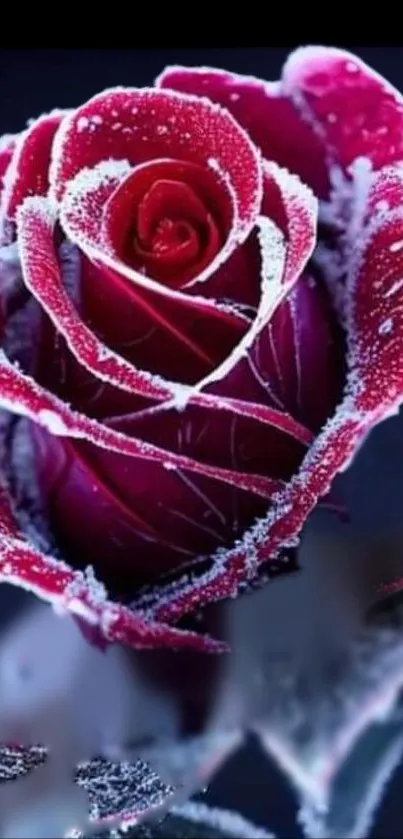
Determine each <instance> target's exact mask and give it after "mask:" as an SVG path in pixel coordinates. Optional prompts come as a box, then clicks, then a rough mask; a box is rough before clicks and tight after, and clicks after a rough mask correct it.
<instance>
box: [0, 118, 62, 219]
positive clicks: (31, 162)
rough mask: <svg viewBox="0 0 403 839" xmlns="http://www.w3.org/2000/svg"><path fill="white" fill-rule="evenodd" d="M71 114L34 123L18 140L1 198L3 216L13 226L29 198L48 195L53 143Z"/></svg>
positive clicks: (42, 119) (1, 213) (1, 214)
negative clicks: (22, 205)
mask: <svg viewBox="0 0 403 839" xmlns="http://www.w3.org/2000/svg"><path fill="white" fill-rule="evenodd" d="M69 113H70V111H52V113H50V114H45V115H44V116H41V117H39V119H36V120H34V121H33V122H32V124H31V125H30V126H29V128H27V130H26V131H23V132H22V133H21V134H20V135H19V136H18V138H17V140H16V142H15V145H14V148H13V154H12V158H11V161H10V166H9V168H8V171H7V173H6V178H5V184H4V190H3V193H2V196H1V205H0V216H1V217H2V219H3V220H5V221H7V222H10V221H13V220H14V218H15V214H16V211H17V208H18V207H19V206H20V205H21V204H22V202H23V201H24V198H26V197H27V195H45V194H46V192H47V191H48V187H49V166H50V159H51V154H52V146H53V140H54V137H55V134H56V131H57V129H58V128H59V126H60V124H61V123H62V121H63V119H64V117H65V116H66V115H67V114H69Z"/></svg>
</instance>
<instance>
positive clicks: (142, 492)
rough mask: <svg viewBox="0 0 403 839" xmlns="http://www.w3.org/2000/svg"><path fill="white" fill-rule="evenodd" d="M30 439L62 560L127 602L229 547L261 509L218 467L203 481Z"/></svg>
mask: <svg viewBox="0 0 403 839" xmlns="http://www.w3.org/2000/svg"><path fill="white" fill-rule="evenodd" d="M170 419H172V418H170V417H169V416H168V420H167V422H169V421H170ZM170 425H172V423H170ZM183 427H184V426H182V424H181V429H180V430H181V433H183ZM199 430H200V429H199ZM202 430H203V429H202ZM194 431H195V432H196V429H194ZM147 434H149V431H148V429H147ZM166 436H168V435H166ZM33 437H34V441H35V445H36V462H37V467H38V471H39V475H40V485H41V488H42V494H43V498H44V501H45V505H46V509H47V511H48V516H49V521H50V525H51V528H52V533H53V534H54V536H55V538H56V539H57V542H58V545H59V547H60V549H61V551H62V553H64V555H65V556H66V557H69V558H70V557H71V558H72V560H73V561H74V562H75V563H76V564H78V565H79V566H80V565H81V562H82V561H83V560H80V558H81V557H82V558H84V557H85V563H91V564H93V565H94V566H95V567H96V568H97V572H98V573H99V574H100V575H101V579H102V580H104V581H105V582H106V584H107V586H108V588H110V589H111V591H113V593H114V594H115V595H118V596H119V598H121V597H123V598H124V599H126V601H127V599H130V598H131V597H132V596H133V594H134V592H135V591H136V588H137V587H138V586H139V584H142V585H143V584H145V583H149V582H150V581H151V580H155V579H157V577H158V575H160V574H161V573H163V572H167V571H172V570H173V569H174V568H177V567H178V566H183V565H184V564H186V563H189V562H190V561H193V560H194V559H195V558H197V557H199V556H203V555H204V554H209V553H210V552H211V551H214V550H215V549H216V547H217V546H220V545H221V546H226V545H228V544H231V543H232V542H233V540H234V539H235V538H236V537H237V536H239V535H241V534H242V532H243V529H244V528H243V527H242V525H243V524H244V523H245V521H246V522H247V523H248V524H249V523H250V522H252V521H253V520H254V518H255V517H256V516H257V515H261V514H262V513H263V512H264V510H265V509H266V507H267V500H266V501H264V500H263V499H262V498H259V497H257V498H256V496H254V494H253V492H246V491H245V490H244V491H243V492H242V491H240V490H239V489H238V488H237V489H235V488H233V487H231V486H227V485H225V484H224V483H222V482H221V481H220V480H219V478H218V477H217V478H216V477H214V476H215V475H216V474H219V473H220V471H221V468H220V467H217V469H216V470H215V469H214V468H212V469H211V468H210V470H206V471H209V472H210V477H204V476H203V475H201V474H197V475H192V474H191V473H190V472H188V471H183V470H181V469H171V468H169V464H168V468H167V467H164V465H163V464H162V463H157V462H154V463H150V462H147V461H145V460H144V459H143V458H128V457H127V456H122V455H119V454H118V453H116V452H113V451H111V452H108V451H106V450H103V449H101V448H99V447H95V446H88V445H84V444H83V443H80V444H78V443H77V442H74V444H73V443H71V442H70V441H69V442H67V441H61V440H58V439H57V438H56V437H53V436H51V435H49V434H48V433H46V432H45V431H43V429H40V428H34V429H33ZM162 442H164V438H163V440H162ZM248 442H249V443H250V440H249V441H248ZM190 450H191V449H190ZM245 454H246V451H245ZM294 456H295V451H294ZM252 465H253V464H252ZM249 477H250V478H251V481H250V482H251V484H252V485H253V483H254V479H253V476H249V475H248V474H245V475H244V481H243V484H244V486H245V488H246V487H247V485H248V478H249ZM261 483H262V485H263V483H264V485H265V490H266V492H267V494H269V493H271V492H273V491H274V490H276V489H277V488H278V484H277V483H276V482H275V481H273V480H269V479H263V478H262V479H261Z"/></svg>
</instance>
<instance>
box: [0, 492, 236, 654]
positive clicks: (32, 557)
mask: <svg viewBox="0 0 403 839" xmlns="http://www.w3.org/2000/svg"><path fill="white" fill-rule="evenodd" d="M0 580H2V581H3V582H7V583H14V584H15V585H18V586H21V587H22V588H26V589H27V590H28V591H32V592H33V593H34V594H36V595H37V596H38V597H41V598H42V599H44V600H48V601H49V602H51V603H53V604H56V605H57V606H58V607H59V608H60V609H62V610H65V611H66V612H67V613H71V614H72V615H76V616H78V617H80V618H81V619H83V620H84V621H86V622H88V623H89V624H90V626H91V627H94V626H95V627H96V628H97V630H98V632H99V633H100V635H101V637H102V638H103V639H104V640H106V641H108V642H110V643H122V644H126V645H128V646H131V647H152V648H154V647H157V646H161V647H164V646H167V647H170V648H172V647H177V648H186V647H187V648H190V649H196V650H197V649H198V650H203V651H205V652H222V651H224V649H226V647H225V645H224V644H222V643H220V642H218V641H214V640H213V639H211V638H208V637H206V636H199V635H197V634H196V633H192V632H186V631H184V632H182V631H180V630H175V629H174V628H172V627H169V626H165V625H164V624H161V623H159V622H154V621H146V620H144V619H143V617H142V616H141V615H137V614H135V613H134V612H133V611H131V610H130V609H128V608H126V607H124V606H121V605H120V604H117V603H113V602H111V601H108V599H107V597H106V593H105V590H104V588H103V586H101V585H100V584H99V583H97V581H96V580H95V578H94V576H93V574H92V572H91V571H89V572H87V573H86V574H83V573H82V572H80V571H73V570H72V569H71V568H69V567H68V566H67V565H65V563H63V562H61V561H58V560H56V559H55V558H54V557H51V556H47V555H45V554H43V553H41V552H39V551H38V550H36V549H35V548H33V547H32V546H31V545H30V544H29V543H28V542H27V541H26V539H25V537H24V536H23V534H22V533H20V531H19V529H18V526H17V525H16V523H15V520H14V517H13V514H12V512H11V506H10V500H9V498H8V495H7V492H6V490H5V488H4V487H2V488H0Z"/></svg>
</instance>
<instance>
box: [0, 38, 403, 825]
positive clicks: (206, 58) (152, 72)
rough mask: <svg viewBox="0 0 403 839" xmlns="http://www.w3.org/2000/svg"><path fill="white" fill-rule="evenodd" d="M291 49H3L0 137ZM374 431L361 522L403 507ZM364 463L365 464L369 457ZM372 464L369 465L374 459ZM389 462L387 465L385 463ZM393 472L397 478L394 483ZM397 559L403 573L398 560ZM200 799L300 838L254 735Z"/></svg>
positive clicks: (397, 436) (369, 51) (247, 67)
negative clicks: (131, 89)
mask: <svg viewBox="0 0 403 839" xmlns="http://www.w3.org/2000/svg"><path fill="white" fill-rule="evenodd" d="M295 46H297V45H295ZM335 46H341V45H340V44H335ZM291 49H293V46H291V45H290V47H281V48H280V47H268V48H205V49H201V48H197V49H196V48H194V49H190V48H189V49H160V48H159V49H153V48H144V49H137V48H136V49H133V50H130V49H74V50H73V49H41V50H39V49H12V50H11V49H9V50H8V49H3V50H2V51H1V52H0V94H1V95H0V101H1V108H0V135H1V134H2V133H13V132H16V131H19V130H21V129H22V128H23V127H24V125H25V123H26V120H27V119H28V118H30V117H36V116H39V115H40V114H41V113H43V112H46V111H48V110H51V109H52V108H54V107H60V108H67V107H74V106H76V105H79V104H80V103H81V102H83V101H85V100H86V99H87V98H88V97H90V96H92V95H93V94H95V93H96V92H98V91H100V90H102V88H105V87H111V86H114V85H129V86H143V85H151V84H152V83H153V80H154V78H155V76H156V75H157V74H158V73H159V72H160V71H161V70H162V68H163V67H164V66H165V65H166V64H175V63H179V64H190V65H210V66H221V67H224V68H226V69H228V70H233V71H236V72H239V73H245V74H250V75H255V76H260V77H261V78H265V79H268V80H271V79H276V78H277V77H278V76H279V74H280V71H281V66H282V64H283V62H284V60H285V58H286V57H287V55H288V53H289V51H290V50H291ZM349 49H350V50H351V51H352V52H355V53H356V54H357V55H359V56H360V57H361V58H362V59H364V60H365V61H366V62H368V63H369V64H371V65H372V66H373V67H374V68H375V69H376V70H377V71H378V72H379V73H381V74H382V75H384V76H385V77H386V78H387V79H388V80H389V81H390V82H392V83H393V84H394V85H395V86H396V87H400V88H402V89H403V48H401V47H360V46H355V47H349ZM376 434H377V445H378V448H377V457H376V463H375V465H371V467H370V468H369V471H367V473H366V474H367V484H366V489H365V491H363V490H362V489H360V485H359V483H358V481H355V482H354V480H353V483H352V487H353V490H350V491H354V492H355V493H356V495H357V494H360V493H362V496H363V505H364V506H363V510H364V512H363V517H364V516H365V515H368V510H369V516H370V515H371V512H370V510H371V504H375V505H377V504H378V502H379V504H380V505H381V506H382V504H383V505H384V506H385V509H386V507H388V505H389V506H390V499H391V498H393V499H394V500H395V501H397V502H398V503H397V505H396V504H395V507H396V510H397V511H398V509H399V498H400V499H401V501H402V502H403V492H402V489H403V478H402V476H403V465H402V466H401V469H399V461H400V464H403V442H401V441H402V440H403V435H402V424H401V422H400V423H399V421H398V420H392V421H391V422H390V423H387V424H386V426H385V428H383V429H382V430H381V434H380V435H378V432H376ZM374 451H375V449H374ZM387 456H389V460H387ZM366 458H367V459H366V463H368V462H369V461H368V455H366ZM370 460H371V463H372V456H371V457H370ZM386 463H388V464H389V465H386V466H385V464H386ZM392 463H393V466H392V465H391V464H392ZM396 464H397V468H396ZM365 468H366V467H364V471H365ZM378 470H383V471H382V492H381V494H383V495H382V497H383V500H382V498H381V497H380V494H379V492H377V491H376V490H375V489H374V487H375V483H376V481H377V474H378ZM388 470H389V471H388ZM397 472H398V473H399V475H400V478H399V479H397V478H396V473H397ZM371 481H372V489H373V491H372V496H371V497H372V501H370V502H369V508H368V507H367V506H366V504H365V492H366V491H367V490H368V492H369V494H370V495H371V491H370V489H368V486H369V484H371ZM396 481H397V483H396ZM368 482H369V484H368ZM385 488H386V489H385ZM384 491H385V492H384ZM396 493H397V495H396ZM402 506H403V504H402ZM397 514H398V512H397ZM363 521H364V518H363ZM400 544H402V542H400ZM401 561H402V569H403V558H402V560H401ZM9 598H10V594H9V591H8V590H7V599H6V602H4V595H2V590H1V588H0V604H3V602H4V611H3V615H5V610H6V608H7V606H11V603H10V599H9ZM2 609H3V605H2ZM402 795H403V764H402V765H401V767H400V768H399V769H398V771H397V772H396V773H395V774H394V777H393V778H392V780H391V782H390V783H389V786H388V790H387V792H386V794H385V796H384V799H383V803H382V805H381V807H380V809H379V811H378V814H377V817H376V821H375V825H374V827H373V830H372V833H371V836H373V837H378V836H379V837H380V836H388V837H397V836H400V835H401V812H402V810H401V800H402ZM204 800H208V801H210V802H211V803H212V804H215V805H217V806H222V807H227V808H234V807H236V808H237V809H241V811H242V813H243V814H244V815H245V816H247V817H249V818H250V819H252V820H253V821H254V822H255V823H257V824H261V825H266V826H267V827H268V828H270V829H271V830H273V831H274V832H275V833H276V834H277V835H278V836H280V837H286V836H293V837H297V836H300V835H302V834H301V831H300V828H299V827H298V825H297V824H296V800H295V797H294V793H293V791H292V789H291V787H290V785H289V783H288V781H287V780H286V778H285V777H284V776H283V775H282V774H281V772H280V771H279V770H278V769H277V768H276V766H275V765H274V763H273V762H271V761H270V760H269V759H268V758H267V757H266V756H264V755H263V752H262V751H261V750H260V747H259V745H258V743H257V741H255V740H254V739H253V738H251V740H250V742H249V744H248V746H247V747H246V748H245V749H243V750H242V751H241V752H240V753H238V754H237V756H236V757H235V758H234V759H233V760H232V761H231V763H230V764H229V765H227V766H226V767H225V768H224V769H223V770H221V771H220V773H219V775H218V776H217V777H216V779H215V780H214V782H213V783H212V784H211V786H210V788H209V791H208V793H207V796H205V797H204Z"/></svg>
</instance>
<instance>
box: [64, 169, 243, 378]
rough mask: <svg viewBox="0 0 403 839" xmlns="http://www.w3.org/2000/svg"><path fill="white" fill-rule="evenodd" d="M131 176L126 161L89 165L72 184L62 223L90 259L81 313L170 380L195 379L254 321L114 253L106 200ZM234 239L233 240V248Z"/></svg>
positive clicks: (222, 255) (128, 353)
mask: <svg viewBox="0 0 403 839" xmlns="http://www.w3.org/2000/svg"><path fill="white" fill-rule="evenodd" d="M127 173H128V169H127V166H126V164H124V163H123V164H122V163H119V165H115V164H110V163H106V164H104V163H102V164H100V165H99V166H98V167H96V168H95V169H94V170H92V171H90V172H88V171H86V170H85V171H83V172H81V173H80V174H79V175H78V176H77V178H76V179H75V180H74V181H73V183H72V184H70V186H69V187H68V189H67V192H66V195H65V198H64V200H63V202H62V207H61V221H62V224H63V228H64V230H65V232H66V234H67V236H68V239H69V240H70V241H71V242H73V243H75V244H76V245H77V246H78V247H79V248H80V250H81V251H82V252H83V253H85V254H86V256H87V257H88V260H89V261H85V262H84V263H83V271H82V277H81V305H82V311H83V313H84V316H85V318H86V319H87V320H88V321H90V322H91V324H93V327H94V328H96V329H97V331H98V333H99V334H100V335H101V336H102V337H103V338H104V340H106V341H107V343H108V344H109V345H110V346H111V347H113V348H114V349H116V351H118V352H121V353H122V354H123V355H124V356H125V357H126V358H128V360H133V361H134V360H136V364H137V365H138V366H140V367H142V368H145V369H148V370H150V371H152V370H154V371H156V372H157V371H158V373H159V374H162V375H164V376H166V377H168V378H177V379H179V380H181V381H185V380H187V381H189V380H190V381H191V382H193V381H195V380H197V379H199V378H200V377H201V376H203V375H205V373H206V371H207V370H208V369H211V366H215V364H216V363H217V357H219V356H220V357H221V358H222V357H223V356H225V355H226V354H227V353H228V352H229V350H230V349H232V346H233V345H234V343H235V342H236V341H237V340H238V339H239V337H240V335H242V334H243V333H244V331H245V327H246V325H247V323H248V319H247V318H246V317H245V316H244V315H243V314H242V313H241V312H240V311H237V310H236V308H235V306H233V305H231V304H226V303H220V302H219V301H217V300H214V299H213V300H209V299H206V298H204V297H201V296H197V297H196V296H194V297H190V296H189V295H188V294H185V293H184V292H183V291H179V290H177V289H173V288H170V287H167V286H164V285H162V284H161V283H158V282H156V281H155V280H152V279H150V278H149V277H145V276H144V275H142V274H140V273H139V272H138V271H136V270H134V269H133V268H130V266H128V265H126V263H124V262H122V261H121V259H120V258H119V256H118V255H117V254H116V253H115V252H114V251H113V250H112V252H110V247H109V245H108V244H107V243H106V242H105V241H104V239H103V238H102V231H103V228H102V223H103V213H104V212H106V211H107V207H108V204H107V197H110V198H113V193H114V190H115V189H116V187H117V186H119V185H120V184H121V183H122V179H123V178H124V176H125V175H127ZM123 186H124V181H123ZM235 244H236V243H235V240H234V239H232V240H231V241H230V240H228V243H227V246H228V249H229V250H228V253H230V251H231V249H232V248H233V247H235ZM224 250H225V249H224ZM224 250H222V251H221V252H220V254H219V255H218V257H217V258H216V260H213V262H212V263H210V266H209V268H208V269H206V272H204V273H205V274H206V276H207V275H210V272H213V271H214V263H217V265H218V264H219V263H220V260H221V259H225V258H226V254H225V253H224ZM200 278H201V275H200ZM150 332H152V340H150V337H151V336H150ZM178 350H179V352H178Z"/></svg>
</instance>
